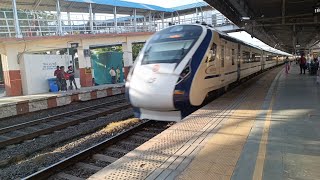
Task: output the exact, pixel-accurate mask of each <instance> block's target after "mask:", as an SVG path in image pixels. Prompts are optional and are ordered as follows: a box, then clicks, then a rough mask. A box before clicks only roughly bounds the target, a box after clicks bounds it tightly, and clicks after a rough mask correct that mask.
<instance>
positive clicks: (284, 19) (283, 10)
mask: <svg viewBox="0 0 320 180" xmlns="http://www.w3.org/2000/svg"><path fill="white" fill-rule="evenodd" d="M285 15H286V0H282V24H285V23H286V18H285Z"/></svg>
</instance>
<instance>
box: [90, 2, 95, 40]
mask: <svg viewBox="0 0 320 180" xmlns="http://www.w3.org/2000/svg"><path fill="white" fill-rule="evenodd" d="M89 18H90V19H89V21H90V33H91V34H94V31H93V13H92V4H91V3H90V4H89Z"/></svg>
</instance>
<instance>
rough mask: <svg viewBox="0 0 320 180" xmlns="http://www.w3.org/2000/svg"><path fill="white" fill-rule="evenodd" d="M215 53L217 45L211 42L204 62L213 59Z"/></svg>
mask: <svg viewBox="0 0 320 180" xmlns="http://www.w3.org/2000/svg"><path fill="white" fill-rule="evenodd" d="M216 54H217V45H216V44H215V43H213V44H212V46H211V49H210V53H209V56H208V57H207V61H206V62H207V63H208V62H212V61H214V60H215V59H216Z"/></svg>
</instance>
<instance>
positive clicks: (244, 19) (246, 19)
mask: <svg viewBox="0 0 320 180" xmlns="http://www.w3.org/2000/svg"><path fill="white" fill-rule="evenodd" d="M250 19H251V18H250V17H241V20H242V21H248V20H250Z"/></svg>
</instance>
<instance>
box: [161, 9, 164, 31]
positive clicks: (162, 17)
mask: <svg viewBox="0 0 320 180" xmlns="http://www.w3.org/2000/svg"><path fill="white" fill-rule="evenodd" d="M161 24H162V29H164V12H162V13H161Z"/></svg>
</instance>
